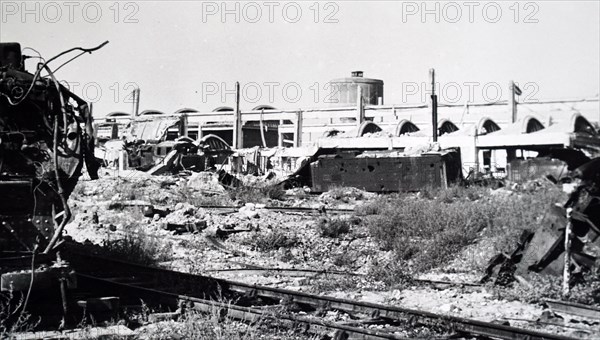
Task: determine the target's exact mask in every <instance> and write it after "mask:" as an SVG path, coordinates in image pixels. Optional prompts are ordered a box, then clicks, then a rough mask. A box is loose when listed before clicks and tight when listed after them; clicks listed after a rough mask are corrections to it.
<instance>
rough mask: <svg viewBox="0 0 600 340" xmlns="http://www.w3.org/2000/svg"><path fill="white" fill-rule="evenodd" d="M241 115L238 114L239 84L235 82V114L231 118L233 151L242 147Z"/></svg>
mask: <svg viewBox="0 0 600 340" xmlns="http://www.w3.org/2000/svg"><path fill="white" fill-rule="evenodd" d="M243 144H244V143H243V136H242V113H241V112H240V82H235V113H234V117H233V145H232V147H233V148H234V149H241V148H242V147H243Z"/></svg>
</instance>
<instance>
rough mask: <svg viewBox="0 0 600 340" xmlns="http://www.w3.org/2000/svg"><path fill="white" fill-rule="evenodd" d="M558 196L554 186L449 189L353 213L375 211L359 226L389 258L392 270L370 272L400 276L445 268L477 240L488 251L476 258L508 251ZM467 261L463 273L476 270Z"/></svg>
mask: <svg viewBox="0 0 600 340" xmlns="http://www.w3.org/2000/svg"><path fill="white" fill-rule="evenodd" d="M500 193H502V195H500ZM562 198H563V195H562V193H561V192H560V190H559V189H558V188H555V187H543V188H540V189H539V190H537V191H535V192H512V193H511V192H495V193H492V192H491V191H490V190H489V189H486V188H481V187H469V188H464V187H451V188H448V189H445V190H444V189H442V190H428V191H426V193H425V194H423V193H420V194H419V195H416V196H415V195H396V196H394V197H393V198H391V199H383V198H381V199H377V200H375V201H373V202H372V203H369V204H367V205H365V206H364V207H361V208H360V211H358V213H362V214H365V215H366V214H372V213H375V215H369V216H366V217H365V218H364V221H365V222H364V225H365V226H366V227H367V228H368V231H369V233H370V234H371V236H373V237H374V238H375V239H376V240H378V241H379V243H380V244H381V247H382V249H383V250H390V251H392V252H393V254H394V264H393V265H391V264H390V266H392V267H390V268H388V270H385V271H381V272H378V273H376V274H379V275H383V276H386V275H387V276H391V277H394V276H400V277H404V276H406V275H412V274H417V273H421V272H425V271H427V270H430V269H432V268H435V267H438V266H442V265H446V264H448V263H449V262H450V261H452V260H453V259H455V258H456V257H457V255H459V254H460V253H461V251H462V250H463V249H464V248H465V247H466V246H468V245H471V244H473V243H475V241H476V240H478V239H480V238H486V239H489V240H490V242H491V245H492V247H493V249H489V248H487V249H481V251H482V253H483V254H482V256H487V257H488V258H489V257H491V256H493V255H494V254H496V253H498V252H500V251H506V250H509V249H511V247H513V246H514V245H515V242H516V240H517V238H518V236H519V235H520V233H521V231H522V230H524V229H534V230H535V228H537V226H538V225H539V221H540V219H541V216H543V214H544V213H545V211H546V210H547V208H548V206H549V205H550V204H551V203H553V202H557V201H560V200H561V199H562ZM488 246H489V245H488ZM467 262H468V263H466V268H464V269H465V270H468V269H472V270H481V269H482V268H481V263H475V261H471V262H470V263H469V261H467ZM397 271H400V272H401V273H397ZM386 273H387V274H386ZM381 278H382V279H383V280H384V281H390V282H391V281H393V279H390V278H389V277H388V278H386V277H381Z"/></svg>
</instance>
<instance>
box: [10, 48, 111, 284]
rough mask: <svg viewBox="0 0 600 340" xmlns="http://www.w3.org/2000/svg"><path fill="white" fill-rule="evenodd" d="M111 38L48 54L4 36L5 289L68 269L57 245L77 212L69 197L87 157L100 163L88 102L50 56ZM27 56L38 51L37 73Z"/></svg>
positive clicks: (92, 168) (57, 278)
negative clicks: (25, 49)
mask: <svg viewBox="0 0 600 340" xmlns="http://www.w3.org/2000/svg"><path fill="white" fill-rule="evenodd" d="M105 44H106V42H105V43H104V44H102V45H100V46H98V47H96V48H92V49H84V48H80V47H76V48H72V49H69V50H67V51H64V52H62V53H60V54H58V55H57V56H55V57H53V58H50V59H48V60H44V58H42V57H41V56H33V57H30V56H26V55H23V54H22V51H21V46H20V44H19V43H0V224H1V226H0V274H1V275H2V281H1V288H2V291H11V292H12V291H27V290H31V285H32V283H33V282H35V284H34V286H36V287H37V288H41V287H44V286H46V283H47V282H45V281H51V282H52V284H54V283H56V282H65V281H66V280H61V278H64V276H65V274H66V273H69V269H68V266H67V265H65V264H64V263H61V261H60V256H58V250H59V248H60V244H61V243H62V240H61V239H62V232H63V228H64V226H65V225H66V223H67V222H68V220H69V218H70V215H71V214H70V210H69V206H68V204H67V199H68V197H69V195H70V194H71V192H72V191H73V189H74V187H75V185H76V184H77V180H78V178H79V177H80V175H81V173H82V169H83V167H84V165H85V167H86V168H87V171H88V173H89V174H90V177H92V178H95V177H97V174H96V173H97V170H98V165H97V164H96V162H95V159H94V158H93V148H94V141H93V131H92V115H91V112H90V108H89V107H88V104H87V103H86V102H85V101H84V100H82V99H81V98H79V97H78V96H76V95H75V94H73V93H72V92H70V91H69V90H68V89H67V88H65V87H64V86H63V85H61V84H60V83H59V82H58V81H57V79H56V78H55V76H54V72H55V71H53V70H52V69H51V68H50V67H49V64H50V63H51V62H52V61H54V60H56V59H57V58H59V57H61V56H63V55H66V54H67V53H70V52H74V51H79V52H80V54H79V55H82V54H84V53H91V52H92V51H95V50H97V49H99V48H101V47H102V46H104V45H105ZM79 55H78V56H79ZM76 57H77V56H76ZM76 57H75V58H76ZM28 58H37V59H39V62H38V64H37V68H36V70H35V72H34V73H30V72H28V71H27V70H26V69H25V63H24V61H25V60H26V59H28ZM75 58H72V59H70V60H69V61H67V63H68V62H70V61H71V60H73V59H75ZM65 64H66V63H65ZM65 64H63V65H65ZM63 65H61V66H59V67H58V68H60V67H62V66H63ZM58 68H55V70H57V69H58ZM38 282H39V283H38ZM61 288H64V287H61Z"/></svg>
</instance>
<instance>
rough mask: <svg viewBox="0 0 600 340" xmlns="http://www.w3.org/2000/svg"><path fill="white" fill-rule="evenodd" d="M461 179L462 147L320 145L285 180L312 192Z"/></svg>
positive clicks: (415, 186)
mask: <svg viewBox="0 0 600 340" xmlns="http://www.w3.org/2000/svg"><path fill="white" fill-rule="evenodd" d="M461 179H462V168H461V159H460V150H459V149H454V148H452V149H446V150H439V151H425V152H422V153H421V152H419V153H409V152H401V151H395V150H386V151H365V150H362V151H344V152H339V151H336V150H327V149H320V150H319V152H317V153H316V154H315V155H314V156H313V157H311V159H310V160H309V161H308V162H306V163H305V164H304V165H303V166H302V167H301V168H300V169H299V170H298V171H297V172H296V173H294V174H293V175H291V176H290V178H289V179H288V180H287V181H286V186H288V187H289V186H293V184H296V185H298V184H301V185H306V186H309V187H310V188H311V191H312V192H325V191H328V190H330V189H331V188H334V187H346V186H347V187H355V188H358V189H362V190H365V191H370V192H399V191H418V190H421V189H423V188H439V187H447V186H448V185H449V184H451V183H455V182H458V181H460V180H461Z"/></svg>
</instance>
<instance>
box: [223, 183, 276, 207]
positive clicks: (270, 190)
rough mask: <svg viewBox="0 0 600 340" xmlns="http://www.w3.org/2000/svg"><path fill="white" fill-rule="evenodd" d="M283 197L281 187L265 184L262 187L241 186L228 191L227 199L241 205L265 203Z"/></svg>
mask: <svg viewBox="0 0 600 340" xmlns="http://www.w3.org/2000/svg"><path fill="white" fill-rule="evenodd" d="M284 195H285V190H284V189H283V186H281V185H277V184H267V185H263V186H246V185H242V186H240V187H237V188H233V189H229V197H230V198H231V199H232V200H234V201H239V202H242V203H265V202H267V201H268V200H281V199H282V198H283V196H284Z"/></svg>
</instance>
